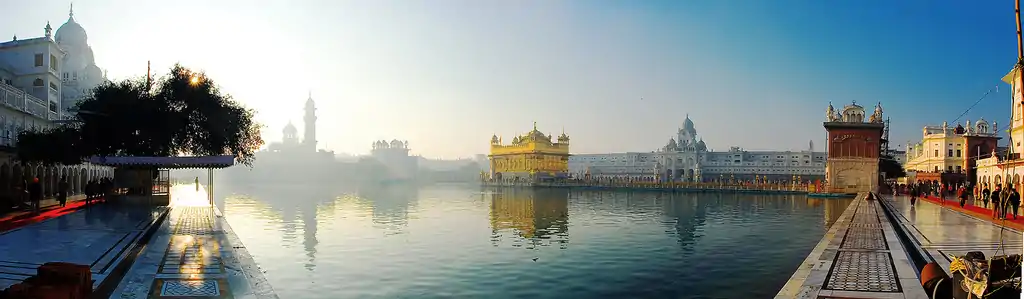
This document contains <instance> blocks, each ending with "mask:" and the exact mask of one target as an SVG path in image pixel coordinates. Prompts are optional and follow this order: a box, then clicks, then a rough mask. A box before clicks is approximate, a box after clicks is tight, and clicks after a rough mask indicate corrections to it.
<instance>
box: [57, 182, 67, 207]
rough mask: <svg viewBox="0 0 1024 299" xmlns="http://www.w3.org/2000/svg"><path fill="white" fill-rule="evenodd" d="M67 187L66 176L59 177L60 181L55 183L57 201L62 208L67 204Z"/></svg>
mask: <svg viewBox="0 0 1024 299" xmlns="http://www.w3.org/2000/svg"><path fill="white" fill-rule="evenodd" d="M68 187H69V186H68V177H67V176H63V177H61V178H60V183H57V202H58V203H60V206H61V207H62V208H63V207H65V206H67V204H68Z"/></svg>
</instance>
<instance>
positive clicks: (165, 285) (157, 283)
mask: <svg viewBox="0 0 1024 299" xmlns="http://www.w3.org/2000/svg"><path fill="white" fill-rule="evenodd" d="M227 285H228V284H227V282H226V281H224V280H223V279H162V278H157V279H155V280H153V287H152V288H150V295H149V298H163V299H171V298H175V299H177V298H204V299H206V298H209V299H213V298H217V299H226V298H234V297H233V296H232V295H231V290H230V289H229V288H228V287H227Z"/></svg>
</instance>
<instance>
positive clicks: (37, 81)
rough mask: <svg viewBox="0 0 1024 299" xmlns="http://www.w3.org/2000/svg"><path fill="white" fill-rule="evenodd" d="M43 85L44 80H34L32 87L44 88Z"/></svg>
mask: <svg viewBox="0 0 1024 299" xmlns="http://www.w3.org/2000/svg"><path fill="white" fill-rule="evenodd" d="M43 85H44V84H43V79H39V78H36V79H35V80H32V86H34V87H43Z"/></svg>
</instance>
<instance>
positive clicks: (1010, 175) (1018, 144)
mask: <svg viewBox="0 0 1024 299" xmlns="http://www.w3.org/2000/svg"><path fill="white" fill-rule="evenodd" d="M1003 82H1006V83H1007V84H1010V86H1011V88H1010V91H1011V96H1010V126H1009V129H1008V130H1007V131H1009V132H1010V138H1009V144H1008V146H1007V149H1006V153H1005V154H1002V153H998V154H997V151H998V150H999V149H997V148H993V149H992V150H991V151H990V152H989V153H987V155H986V156H984V157H983V158H982V159H979V160H978V162H977V163H978V166H977V169H978V173H977V180H978V183H979V184H981V185H988V186H989V187H990V188H991V187H993V186H995V185H997V184H999V185H1003V186H1004V187H1007V186H1012V187H1014V188H1017V190H1020V189H1021V187H1022V186H1021V176H1022V175H1024V160H1022V159H1021V158H1020V157H1021V154H1020V153H1021V151H1024V144H1022V142H1024V106H1022V105H1024V94H1022V92H1021V86H1022V85H1024V80H1022V78H1021V67H1020V66H1019V65H1017V66H1014V68H1013V70H1011V71H1010V73H1009V74H1006V76H1004V77H1003ZM992 128H993V130H995V132H999V131H1000V128H999V127H997V126H995V125H994V124H993V125H992Z"/></svg>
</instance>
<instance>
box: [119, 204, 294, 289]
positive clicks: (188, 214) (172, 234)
mask: <svg viewBox="0 0 1024 299" xmlns="http://www.w3.org/2000/svg"><path fill="white" fill-rule="evenodd" d="M167 220H168V221H164V223H163V225H162V226H161V227H160V228H159V230H158V231H157V233H156V234H155V235H154V236H153V239H152V240H151V241H150V242H149V244H147V247H146V249H145V250H144V251H143V252H142V254H141V255H140V256H139V257H138V259H137V260H136V262H135V265H134V266H133V267H132V269H131V270H129V272H128V273H127V274H126V275H125V277H124V279H123V280H122V281H121V284H120V285H118V286H117V288H116V289H115V290H114V292H113V294H112V296H111V297H110V298H247V299H248V298H278V297H277V295H276V294H274V291H273V288H272V287H271V286H270V284H269V283H267V281H266V278H265V277H264V276H263V273H262V272H261V271H260V270H259V267H258V266H257V265H256V263H255V261H254V260H253V259H252V256H250V255H249V254H248V252H247V251H246V250H245V247H244V246H242V244H241V241H240V240H238V237H237V236H236V235H235V234H234V232H233V231H231V227H230V226H229V225H228V224H227V222H226V221H225V220H224V218H222V217H220V215H219V214H218V212H217V211H216V210H215V209H214V208H211V207H209V206H205V207H172V208H171V212H170V214H169V216H168V219H167Z"/></svg>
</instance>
